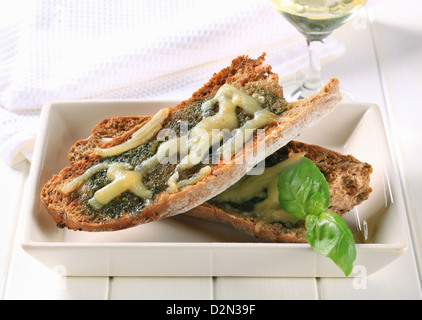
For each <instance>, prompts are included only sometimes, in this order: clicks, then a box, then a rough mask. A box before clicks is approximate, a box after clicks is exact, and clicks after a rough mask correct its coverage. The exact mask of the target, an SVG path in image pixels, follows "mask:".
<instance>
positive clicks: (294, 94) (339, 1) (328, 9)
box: [270, 0, 367, 101]
mask: <svg viewBox="0 0 422 320" xmlns="http://www.w3.org/2000/svg"><path fill="white" fill-rule="evenodd" d="M270 1H271V4H272V5H273V7H274V8H275V9H276V10H277V11H278V12H279V13H280V14H281V15H282V16H283V17H285V18H286V19H287V21H289V22H290V23H291V24H292V25H294V26H295V27H296V29H297V30H299V32H301V33H302V34H303V35H304V36H305V37H306V41H307V45H308V53H309V66H308V70H307V72H306V74H305V78H304V79H303V80H302V81H295V82H291V83H286V84H283V91H284V95H285V98H286V100H287V101H295V100H298V99H302V98H305V97H307V96H309V95H311V94H314V93H316V92H318V91H319V90H320V89H321V87H322V85H323V82H322V80H321V65H320V52H321V46H322V45H323V43H324V40H325V39H326V38H327V37H328V36H329V35H330V34H331V33H332V32H333V31H334V30H335V29H337V28H338V27H340V26H342V25H343V24H344V23H346V22H347V21H349V20H350V19H351V18H352V17H353V16H354V15H355V14H356V13H357V12H358V11H359V10H360V9H361V8H363V7H364V6H365V4H366V3H367V0H270ZM346 96H347V94H346ZM349 100H352V98H351V97H350V96H349Z"/></svg>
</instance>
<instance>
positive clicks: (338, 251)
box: [305, 212, 356, 276]
mask: <svg viewBox="0 0 422 320" xmlns="http://www.w3.org/2000/svg"><path fill="white" fill-rule="evenodd" d="M305 225H306V239H307V240H308V242H309V244H310V245H311V247H312V248H313V249H314V250H315V251H317V252H320V253H322V254H323V255H324V256H326V257H328V258H330V259H331V260H333V261H334V262H335V264H337V266H339V267H340V269H341V270H343V272H344V274H345V275H346V276H348V275H349V274H350V273H351V272H352V270H353V261H354V260H355V259H356V247H355V240H354V238H353V234H352V231H350V229H349V227H348V226H347V224H346V222H345V221H344V220H343V219H342V218H341V217H340V216H339V215H337V214H335V213H331V212H324V213H322V214H320V215H318V216H317V215H308V216H307V217H306V220H305Z"/></svg>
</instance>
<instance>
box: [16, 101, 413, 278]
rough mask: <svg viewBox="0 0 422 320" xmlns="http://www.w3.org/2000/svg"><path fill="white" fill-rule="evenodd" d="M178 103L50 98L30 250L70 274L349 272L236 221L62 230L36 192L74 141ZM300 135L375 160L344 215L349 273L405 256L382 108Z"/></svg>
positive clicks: (38, 153)
mask: <svg viewBox="0 0 422 320" xmlns="http://www.w3.org/2000/svg"><path fill="white" fill-rule="evenodd" d="M176 104H177V101H68V102H51V103H48V104H46V105H45V106H44V108H43V112H42V120H41V121H42V126H41V130H40V132H39V135H38V138H37V142H36V147H35V152H34V160H33V163H32V166H31V171H30V181H29V184H28V188H29V189H28V190H27V192H26V194H27V198H26V202H25V206H26V207H25V209H26V210H25V229H24V237H23V240H22V247H23V248H24V250H26V251H27V252H28V253H29V254H30V255H32V256H33V257H35V258H36V259H37V260H39V261H40V262H42V263H43V264H45V265H46V266H47V267H49V268H51V269H53V270H57V271H59V272H60V273H61V274H65V275H72V276H292V277H342V276H344V274H343V273H342V271H341V270H340V269H339V268H338V267H337V266H336V265H335V264H334V263H333V262H332V261H331V260H329V259H328V258H325V257H324V256H322V255H321V254H318V253H315V252H314V251H313V250H312V249H311V248H310V246H309V245H307V244H285V243H261V242H258V241H257V240H256V239H254V238H252V237H250V236H247V235H245V234H242V233H240V232H238V231H236V230H234V229H232V228H231V227H228V226H225V225H221V224H218V223H212V222H207V221H202V220H199V219H195V218H191V217H187V216H183V215H179V216H176V217H172V218H167V219H163V220H160V221H156V222H153V223H149V224H145V225H140V226H138V227H134V228H131V229H127V230H122V231H116V232H103V233H88V232H79V231H69V230H67V229H59V228H57V227H56V225H55V223H54V222H53V220H52V219H51V218H50V216H49V215H48V214H47V212H46V210H45V209H44V207H43V205H42V203H41V201H40V197H39V194H40V190H41V188H42V186H43V185H44V184H45V182H47V180H48V179H49V178H50V177H51V176H52V174H54V173H58V172H59V171H60V170H61V169H62V168H63V167H65V166H67V165H68V164H69V163H68V160H67V152H68V149H69V147H70V146H71V145H72V144H73V143H74V142H75V141H76V140H78V139H82V138H85V137H87V136H88V135H89V134H90V131H91V128H92V127H93V126H94V125H95V124H96V123H98V122H99V121H101V120H103V119H105V118H108V117H113V116H123V115H146V114H154V113H155V112H157V110H159V109H160V108H163V107H168V106H173V105H176ZM297 140H300V141H303V142H307V143H313V144H319V145H321V146H324V147H327V148H331V149H334V150H337V151H339V152H342V153H345V154H353V155H354V156H355V157H356V158H358V159H359V160H361V161H366V162H368V163H370V164H371V165H372V166H373V169H374V172H373V174H372V176H371V186H372V188H373V192H372V194H371V196H370V198H369V199H368V200H367V201H365V202H364V203H362V204H361V205H360V206H358V207H357V208H355V209H353V210H352V211H351V212H349V213H347V215H346V216H345V219H346V221H347V223H348V225H349V227H350V228H351V229H352V231H353V232H354V235H355V238H356V242H357V252H358V254H357V259H356V261H355V270H354V271H353V272H352V274H351V276H365V275H369V274H371V273H373V272H375V271H377V270H379V269H381V268H382V267H384V266H386V265H387V264H389V263H390V262H392V261H393V260H395V259H396V258H398V257H400V256H401V255H402V254H403V253H404V252H405V251H406V250H407V247H408V231H407V222H406V221H407V220H406V212H405V206H404V202H403V198H402V192H401V183H400V179H399V177H398V174H397V169H396V165H395V161H394V158H393V157H392V154H393V153H392V152H391V150H390V147H389V143H388V134H387V133H386V130H385V128H384V125H383V120H382V117H381V114H380V111H379V108H378V107H377V106H376V105H374V104H368V103H343V104H341V105H340V106H339V107H338V108H337V109H336V110H335V111H333V112H332V113H330V114H329V115H328V116H326V117H325V118H324V119H322V120H321V121H320V122H319V123H317V124H316V125H315V126H314V127H312V128H310V129H308V130H306V131H305V132H303V133H302V135H301V136H300V137H299V138H298V139H297Z"/></svg>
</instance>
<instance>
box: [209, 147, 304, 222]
mask: <svg viewBox="0 0 422 320" xmlns="http://www.w3.org/2000/svg"><path fill="white" fill-rule="evenodd" d="M303 156H304V153H292V154H290V155H289V158H288V159H286V160H284V161H282V162H280V163H278V164H276V165H275V166H272V167H269V168H265V170H264V172H263V174H261V175H254V176H245V177H244V178H243V179H242V180H240V181H239V182H238V183H236V184H234V185H233V186H231V187H230V188H229V189H227V190H226V191H224V192H223V193H221V194H220V195H218V196H217V197H216V200H217V201H220V202H229V203H230V202H231V203H237V204H242V203H245V202H247V201H249V200H251V199H253V198H254V197H260V198H265V199H264V200H263V201H261V202H258V203H256V204H255V206H254V208H253V210H252V212H247V213H245V215H248V216H254V217H258V218H262V219H263V220H264V221H265V222H270V223H271V222H280V221H289V222H296V221H297V220H296V219H295V218H294V217H293V216H292V215H290V214H289V213H287V212H286V211H284V210H283V209H282V208H281V206H280V203H279V201H278V188H277V181H278V177H279V175H280V173H281V172H282V171H283V170H284V168H286V167H287V166H288V165H290V164H292V163H294V162H296V161H298V160H299V159H300V158H301V157H303Z"/></svg>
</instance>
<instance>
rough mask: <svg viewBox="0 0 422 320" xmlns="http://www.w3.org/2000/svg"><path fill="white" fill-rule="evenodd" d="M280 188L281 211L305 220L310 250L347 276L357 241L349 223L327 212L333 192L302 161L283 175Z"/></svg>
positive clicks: (305, 160) (313, 168)
mask: <svg viewBox="0 0 422 320" xmlns="http://www.w3.org/2000/svg"><path fill="white" fill-rule="evenodd" d="M277 187H278V192H279V202H280V205H281V207H282V208H283V209H284V210H285V211H287V212H288V213H290V214H291V215H292V216H294V217H295V218H296V219H299V220H305V226H306V235H305V236H306V239H307V240H308V242H309V244H310V245H311V247H312V248H313V249H314V250H315V251H317V252H320V253H322V254H323V255H324V256H326V257H328V258H330V259H331V260H333V261H334V263H335V264H337V266H338V267H340V269H341V270H342V271H343V272H344V274H345V275H346V276H348V275H349V274H350V273H351V272H352V269H353V261H354V260H355V259H356V247H355V241H354V238H353V234H352V232H351V231H350V229H349V227H348V226H347V224H346V222H345V221H344V220H343V219H342V218H341V217H340V216H339V215H337V214H335V213H331V212H327V209H328V207H329V205H330V190H329V187H328V183H327V181H326V180H325V177H324V175H323V174H322V173H321V171H319V169H318V167H317V166H316V165H315V164H314V163H313V162H312V161H311V160H309V159H308V158H305V157H303V158H301V159H300V160H299V161H297V162H295V163H293V164H291V165H289V166H287V167H286V168H285V169H284V170H283V171H282V172H281V174H280V176H279V179H278V183H277Z"/></svg>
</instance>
